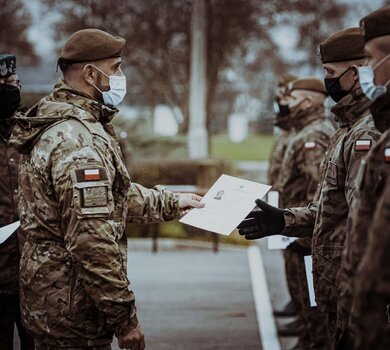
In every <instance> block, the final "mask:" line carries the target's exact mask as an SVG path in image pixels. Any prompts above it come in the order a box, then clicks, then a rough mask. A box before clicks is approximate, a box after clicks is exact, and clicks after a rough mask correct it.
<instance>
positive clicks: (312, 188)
mask: <svg viewBox="0 0 390 350" xmlns="http://www.w3.org/2000/svg"><path fill="white" fill-rule="evenodd" d="M293 126H294V128H295V130H296V134H295V135H294V136H293V137H292V138H291V141H290V143H289V145H288V146H287V149H286V151H285V154H284V158H283V165H282V169H281V171H280V177H279V180H278V185H277V187H278V190H279V192H280V206H281V207H283V208H285V207H292V206H302V205H306V204H307V203H308V202H310V201H312V200H313V199H314V195H315V193H316V189H317V185H318V181H319V166H320V162H321V159H322V156H323V153H324V152H325V150H326V147H327V144H328V142H329V139H330V136H331V135H332V133H333V132H334V128H333V126H332V124H331V123H330V122H329V121H328V120H326V119H325V118H324V116H323V109H319V110H316V111H305V113H303V114H301V115H300V116H299V118H298V119H296V120H295V121H294V123H293ZM310 250H311V238H310V237H304V238H301V239H298V240H297V241H295V242H294V243H293V244H291V245H290V246H289V247H287V249H286V251H285V259H286V261H285V263H286V277H287V285H288V287H289V290H290V293H291V298H292V300H294V301H297V303H298V316H299V318H300V319H301V320H302V322H303V325H304V329H303V332H302V333H301V334H300V335H299V340H300V343H301V344H302V345H303V346H304V347H305V348H308V349H310V348H318V349H319V348H321V346H322V345H324V341H325V338H324V337H325V335H326V330H325V328H324V326H320V325H324V321H325V319H324V316H323V315H321V314H320V313H319V312H318V310H316V309H312V308H311V307H310V303H309V302H308V295H307V293H308V289H307V282H306V272H305V265H304V256H305V255H310ZM287 266H288V267H287Z"/></svg>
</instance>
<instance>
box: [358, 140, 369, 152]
mask: <svg viewBox="0 0 390 350" xmlns="http://www.w3.org/2000/svg"><path fill="white" fill-rule="evenodd" d="M370 148H371V140H356V141H355V151H368V150H369V149H370Z"/></svg>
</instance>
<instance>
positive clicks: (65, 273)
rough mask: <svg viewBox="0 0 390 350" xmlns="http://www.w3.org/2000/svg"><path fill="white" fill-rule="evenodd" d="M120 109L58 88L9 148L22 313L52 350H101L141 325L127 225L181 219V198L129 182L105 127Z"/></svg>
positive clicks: (24, 121)
mask: <svg viewBox="0 0 390 350" xmlns="http://www.w3.org/2000/svg"><path fill="white" fill-rule="evenodd" d="M116 111H117V110H116V109H115V110H113V109H110V108H108V107H107V106H105V105H103V104H101V103H99V102H97V101H95V100H91V99H90V98H89V97H87V96H83V95H81V94H80V93H78V92H76V91H74V90H72V89H71V88H70V87H69V86H68V85H67V84H66V83H65V82H64V81H60V82H59V83H58V84H57V85H56V87H55V89H54V92H53V93H52V94H51V95H49V96H47V97H45V98H44V99H42V100H41V101H40V102H39V103H38V104H37V105H36V106H34V107H33V108H32V109H31V110H30V111H29V112H27V114H26V116H25V117H20V118H18V121H17V124H16V126H15V127H14V130H13V134H12V137H11V142H12V143H13V145H14V146H15V147H16V149H17V150H18V151H19V152H20V153H22V156H21V160H20V177H19V186H20V193H19V217H20V220H21V225H22V229H23V230H24V231H25V232H27V242H26V244H25V245H24V247H23V251H22V257H21V263H20V289H21V312H22V319H23V322H24V324H25V326H26V327H27V328H28V329H29V331H30V332H32V333H33V334H34V337H36V338H39V339H42V340H44V341H45V342H47V343H49V344H53V345H54V346H58V347H60V346H64V347H66V346H99V345H104V344H109V343H111V341H112V336H113V334H114V333H115V334H116V335H117V336H119V335H122V334H125V333H127V332H129V331H130V330H131V329H133V328H134V327H135V326H136V325H137V323H138V321H137V316H136V308H135V301H134V294H133V292H132V291H130V290H129V289H128V285H129V281H128V279H127V269H126V264H127V259H126V258H127V239H126V236H125V235H124V230H125V225H126V222H136V223H149V222H158V221H162V220H169V219H173V218H176V217H177V216H178V212H179V209H178V195H176V194H173V193H171V192H167V191H165V190H163V189H160V188H156V189H152V190H151V189H147V188H144V187H142V186H140V185H138V184H134V183H131V181H130V177H129V174H128V172H127V170H126V167H125V165H124V162H123V158H122V155H121V152H120V149H119V145H118V142H117V140H116V138H115V134H114V132H113V128H112V126H111V124H110V120H111V119H112V118H113V116H114V115H115V113H116Z"/></svg>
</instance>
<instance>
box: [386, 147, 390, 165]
mask: <svg viewBox="0 0 390 350" xmlns="http://www.w3.org/2000/svg"><path fill="white" fill-rule="evenodd" d="M385 162H386V163H388V162H390V148H385Z"/></svg>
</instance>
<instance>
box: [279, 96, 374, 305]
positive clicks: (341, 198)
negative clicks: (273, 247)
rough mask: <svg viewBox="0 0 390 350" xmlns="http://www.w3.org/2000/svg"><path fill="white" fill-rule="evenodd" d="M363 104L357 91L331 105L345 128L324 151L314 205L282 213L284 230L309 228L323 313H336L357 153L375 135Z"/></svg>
mask: <svg viewBox="0 0 390 350" xmlns="http://www.w3.org/2000/svg"><path fill="white" fill-rule="evenodd" d="M369 104H370V103H369V101H368V99H367V98H366V97H365V96H364V95H363V94H362V92H361V90H358V91H357V92H356V93H355V94H354V95H348V96H346V97H345V98H343V99H342V100H341V101H340V102H338V103H337V104H336V105H335V106H334V107H333V109H332V111H333V113H335V114H336V115H337V116H338V118H339V120H341V121H345V120H347V121H348V122H349V127H348V131H347V132H344V133H341V135H340V136H339V137H338V138H337V139H336V142H335V143H334V144H333V146H332V149H331V150H329V152H328V154H327V163H326V166H325V168H324V176H323V179H322V183H321V192H320V197H319V200H318V203H316V205H313V204H311V205H310V206H308V207H307V208H304V209H299V208H298V209H292V210H290V211H289V214H286V224H287V228H286V231H290V232H291V231H295V229H297V228H298V227H299V231H298V232H305V233H308V234H310V231H311V232H312V237H313V241H312V255H313V277H314V287H315V293H316V302H317V304H318V307H319V309H320V310H321V311H323V312H336V311H337V302H338V293H339V291H338V281H337V275H338V272H339V269H340V265H341V255H342V251H343V247H344V241H345V236H346V228H347V218H348V212H349V208H350V205H351V201H352V198H353V196H354V193H355V189H356V186H355V181H356V176H357V173H358V169H359V167H360V163H361V159H362V157H364V156H365V155H367V152H368V151H369V149H370V148H371V146H372V145H373V144H374V143H375V142H376V141H377V140H378V138H379V137H380V134H379V132H378V131H377V130H376V129H375V127H374V122H373V120H372V116H371V115H370V113H369V110H368V107H369ZM313 224H314V225H313ZM302 226H303V227H302ZM308 226H309V227H308ZM290 234H291V233H290Z"/></svg>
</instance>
